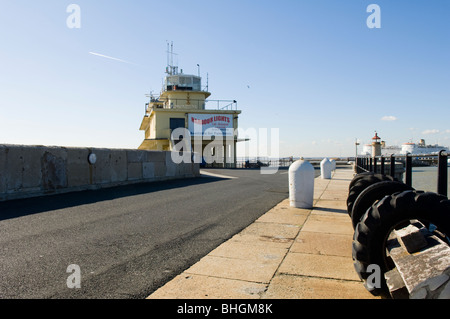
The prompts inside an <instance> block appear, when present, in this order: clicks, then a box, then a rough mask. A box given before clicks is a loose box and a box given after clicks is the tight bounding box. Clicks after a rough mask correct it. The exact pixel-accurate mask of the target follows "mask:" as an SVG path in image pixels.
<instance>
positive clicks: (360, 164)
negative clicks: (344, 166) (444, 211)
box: [355, 150, 448, 196]
mask: <svg viewBox="0 0 450 319" xmlns="http://www.w3.org/2000/svg"><path fill="white" fill-rule="evenodd" d="M397 160H398V161H397ZM413 160H414V161H417V162H422V163H423V162H427V161H428V162H430V164H436V167H437V193H438V194H441V195H444V196H447V191H448V189H447V188H448V154H447V153H446V152H445V151H443V150H442V151H440V152H439V154H420V155H412V154H406V155H390V156H384V155H381V156H373V157H372V156H358V157H357V158H356V163H355V171H356V173H358V174H359V173H362V172H373V173H380V174H383V175H390V176H392V177H394V178H395V174H396V171H397V170H396V164H398V163H401V164H403V169H404V180H405V184H407V185H409V186H412V167H413ZM396 161H397V162H396Z"/></svg>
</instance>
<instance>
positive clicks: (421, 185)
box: [412, 166, 450, 192]
mask: <svg viewBox="0 0 450 319" xmlns="http://www.w3.org/2000/svg"><path fill="white" fill-rule="evenodd" d="M447 170H448V171H447V172H448V173H447V174H448V175H447V176H450V167H449V168H448V169H447ZM437 173H438V169H437V167H436V166H426V167H413V170H412V187H414V188H415V189H417V190H423V191H429V192H436V191H437ZM448 189H449V190H450V182H448Z"/></svg>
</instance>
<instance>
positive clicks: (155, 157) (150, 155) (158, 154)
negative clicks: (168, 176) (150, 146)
mask: <svg viewBox="0 0 450 319" xmlns="http://www.w3.org/2000/svg"><path fill="white" fill-rule="evenodd" d="M144 152H145V153H146V155H147V158H146V162H153V163H154V162H165V161H166V157H167V153H169V154H170V152H164V151H144Z"/></svg>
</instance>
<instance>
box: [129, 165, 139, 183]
mask: <svg viewBox="0 0 450 319" xmlns="http://www.w3.org/2000/svg"><path fill="white" fill-rule="evenodd" d="M142 166H143V165H142V163H128V169H127V173H128V176H127V180H128V181H134V180H139V179H142V175H143V172H142V169H143V167H142Z"/></svg>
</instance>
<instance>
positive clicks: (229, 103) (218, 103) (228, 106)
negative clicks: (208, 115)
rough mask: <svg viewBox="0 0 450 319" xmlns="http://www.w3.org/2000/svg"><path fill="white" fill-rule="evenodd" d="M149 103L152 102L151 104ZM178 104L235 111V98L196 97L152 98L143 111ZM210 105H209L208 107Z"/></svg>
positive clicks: (146, 111) (173, 106)
mask: <svg viewBox="0 0 450 319" xmlns="http://www.w3.org/2000/svg"><path fill="white" fill-rule="evenodd" d="M151 103H154V104H153V106H151ZM180 106H190V107H192V106H193V107H195V108H197V109H202V110H203V109H205V110H228V111H230V110H231V111H237V109H238V108H237V101H236V100H198V99H169V100H167V99H161V100H160V99H159V98H152V99H151V100H150V103H146V104H145V113H146V114H147V113H148V111H149V109H150V108H156V109H158V108H165V109H174V108H177V107H180ZM208 106H210V107H208Z"/></svg>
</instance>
